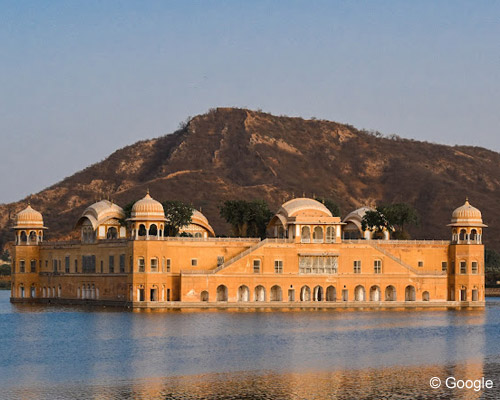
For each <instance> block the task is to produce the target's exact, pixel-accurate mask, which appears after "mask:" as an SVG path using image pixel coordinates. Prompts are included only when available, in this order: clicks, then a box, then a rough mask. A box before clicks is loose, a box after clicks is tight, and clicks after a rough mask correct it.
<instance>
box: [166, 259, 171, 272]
mask: <svg viewBox="0 0 500 400" xmlns="http://www.w3.org/2000/svg"><path fill="white" fill-rule="evenodd" d="M170 265H171V261H170V258H167V272H170Z"/></svg>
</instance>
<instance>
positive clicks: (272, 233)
mask: <svg viewBox="0 0 500 400" xmlns="http://www.w3.org/2000/svg"><path fill="white" fill-rule="evenodd" d="M367 210H369V208H367V207H363V208H360V209H358V210H356V211H353V212H351V213H350V214H349V215H347V217H346V218H345V219H344V220H341V219H340V218H339V217H334V216H332V213H331V212H330V211H329V210H328V209H327V208H326V207H325V206H324V205H323V204H322V203H320V202H317V201H315V200H313V199H309V198H296V199H293V200H290V201H287V202H286V203H284V204H283V205H282V206H281V208H280V209H279V211H278V212H277V213H276V215H275V216H274V217H273V218H272V220H271V221H270V223H269V225H268V229H267V231H268V235H267V236H268V237H267V238H266V239H264V240H261V239H256V238H226V237H216V236H215V234H214V230H213V229H212V227H211V226H210V224H209V222H208V220H207V219H206V218H205V216H204V215H203V214H201V213H200V212H198V211H195V212H194V214H193V216H192V221H191V224H190V225H189V226H185V227H183V229H182V231H184V232H186V233H189V234H190V235H189V237H167V236H165V235H164V226H165V222H166V219H165V214H164V210H163V206H162V205H161V203H160V202H158V201H156V200H154V199H153V198H152V197H151V196H150V195H149V193H148V194H147V195H146V196H145V197H144V198H143V199H141V200H139V201H137V202H136V203H135V204H134V206H133V209H132V212H131V217H130V218H129V220H128V224H127V227H125V226H123V225H122V224H120V222H119V221H120V220H122V219H123V218H124V217H125V215H124V212H123V209H122V208H121V207H119V206H118V205H117V204H114V203H112V202H110V201H108V200H102V201H99V202H97V203H95V204H93V205H91V206H89V207H88V208H87V209H86V210H85V212H84V213H83V214H82V216H81V217H80V219H79V220H78V221H77V224H76V229H78V230H79V232H80V233H81V237H80V240H77V241H69V242H68V241H65V242H62V241H59V242H57V241H54V242H53V241H47V242H44V241H43V235H44V231H45V229H47V228H46V227H45V226H44V221H43V217H42V214H41V213H39V212H38V211H36V210H34V209H33V208H32V207H31V206H30V205H28V207H27V208H26V209H24V210H23V211H21V212H20V213H19V214H17V216H16V219H15V225H14V226H13V227H12V229H13V230H14V232H15V244H14V246H13V249H14V250H13V264H12V265H13V271H12V272H13V274H12V290H11V301H12V302H40V303H68V304H79V303H82V304H100V305H118V306H128V307H133V308H136V307H142V308H149V307H165V308H171V307H174V308H175V307H188V306H189V307H191V306H192V307H234V306H236V307H276V306H279V307H317V306H321V307H396V306H397V307H415V306H431V305H432V306H467V307H469V306H479V307H483V306H484V246H483V244H482V232H483V228H484V227H486V225H484V224H483V221H482V216H481V212H480V211H479V210H478V209H476V208H475V207H473V206H471V205H470V204H469V202H468V201H467V202H466V203H465V204H464V205H463V206H461V207H459V208H457V209H456V210H455V211H454V212H453V214H452V218H451V223H450V224H449V225H448V226H449V227H450V230H451V232H450V233H451V240H450V241H435V240H428V241H415V240H410V241H404V240H390V234H389V232H385V233H384V234H383V237H381V238H379V239H377V240H375V238H374V237H373V236H374V233H373V232H371V231H370V230H365V231H363V229H362V224H361V221H362V218H363V215H364V214H365V213H366V211H367Z"/></svg>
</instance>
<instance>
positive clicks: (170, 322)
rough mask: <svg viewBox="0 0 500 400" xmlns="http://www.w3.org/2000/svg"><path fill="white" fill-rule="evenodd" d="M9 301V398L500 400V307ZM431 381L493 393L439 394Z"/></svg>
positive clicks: (0, 346) (5, 304) (3, 376)
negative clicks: (114, 307)
mask: <svg viewBox="0 0 500 400" xmlns="http://www.w3.org/2000/svg"><path fill="white" fill-rule="evenodd" d="M8 296H9V294H8V293H6V292H0V327H1V328H0V334H1V337H2V340H1V342H0V351H1V354H2V358H1V360H0V383H1V385H2V398H7V399H18V398H26V399H32V398H37V399H39V398H40V399H55V398H74V399H89V398H90V399H104V398H105V399H108V398H117V399H119V398H125V399H127V398H128V399H236V398H238V399H240V398H247V399H262V398H269V399H290V398H291V399H325V398H333V399H351V398H366V399H372V398H395V399H396V398H397V399H402V398H403V399H404V398H408V399H413V398H417V397H419V398H471V399H474V398H491V399H496V398H499V397H500V392H499V390H498V387H497V386H498V383H499V382H500V366H499V365H500V364H499V362H498V360H499V355H500V340H499V333H498V332H499V327H500V299H497V300H492V299H489V301H488V302H487V307H486V309H484V310H469V311H467V310H460V311H454V310H411V311H408V310H406V311H393V310H391V311H380V310H379V311H338V310H317V311H308V312H301V311H291V312H282V311H276V310H274V311H271V312H265V311H260V312H241V311H238V312H224V311H223V312H221V311H217V312H206V311H203V312H201V311H197V312H186V311H178V312H173V311H168V312H159V311H153V312H116V311H108V310H96V309H95V308H94V309H85V308H78V307H74V308H70V307H61V306H58V307H47V306H45V305H44V306H30V305H24V304H23V305H12V304H10V303H9V298H8ZM434 376H436V377H439V378H441V379H442V380H443V381H444V379H446V377H448V376H454V377H456V378H457V379H480V378H481V377H483V376H485V377H486V378H488V379H492V380H493V381H494V382H495V387H494V388H493V389H491V390H490V391H482V392H474V391H473V390H468V391H457V390H450V389H443V388H441V389H437V390H436V389H431V388H430V386H429V380H430V378H431V377H434Z"/></svg>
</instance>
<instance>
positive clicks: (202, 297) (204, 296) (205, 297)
mask: <svg viewBox="0 0 500 400" xmlns="http://www.w3.org/2000/svg"><path fill="white" fill-rule="evenodd" d="M200 300H201V301H208V292H207V291H206V290H204V291H203V292H201V295H200Z"/></svg>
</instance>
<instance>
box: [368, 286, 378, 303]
mask: <svg viewBox="0 0 500 400" xmlns="http://www.w3.org/2000/svg"><path fill="white" fill-rule="evenodd" d="M370 301H380V288H379V287H378V286H376V285H374V286H372V287H371V288H370Z"/></svg>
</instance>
